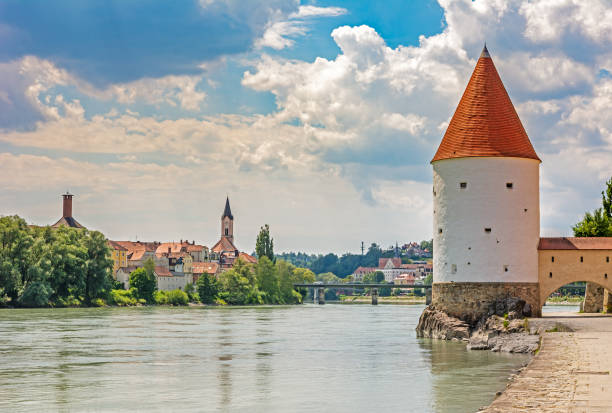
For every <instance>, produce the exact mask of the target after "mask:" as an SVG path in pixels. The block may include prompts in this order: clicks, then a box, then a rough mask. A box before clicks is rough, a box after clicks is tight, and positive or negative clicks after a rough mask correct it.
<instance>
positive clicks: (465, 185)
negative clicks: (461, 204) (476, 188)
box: [459, 182, 467, 189]
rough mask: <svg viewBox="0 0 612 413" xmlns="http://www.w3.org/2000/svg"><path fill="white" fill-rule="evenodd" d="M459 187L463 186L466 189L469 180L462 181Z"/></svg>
mask: <svg viewBox="0 0 612 413" xmlns="http://www.w3.org/2000/svg"><path fill="white" fill-rule="evenodd" d="M459 188H461V189H465V188H467V182H461V183H460V184H459Z"/></svg>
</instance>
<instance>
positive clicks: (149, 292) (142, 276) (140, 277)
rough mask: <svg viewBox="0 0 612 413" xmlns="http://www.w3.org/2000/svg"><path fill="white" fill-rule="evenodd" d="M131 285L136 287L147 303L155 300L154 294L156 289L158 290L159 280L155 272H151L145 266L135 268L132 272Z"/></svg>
mask: <svg viewBox="0 0 612 413" xmlns="http://www.w3.org/2000/svg"><path fill="white" fill-rule="evenodd" d="M147 261H148V260H147ZM151 261H152V260H151ZM145 266H146V261H145ZM130 287H133V288H135V289H136V294H137V296H138V298H142V299H144V300H146V302H147V303H154V302H155V296H154V294H155V290H157V280H156V279H155V274H154V273H153V272H149V271H147V270H146V269H145V268H137V269H135V270H134V271H132V273H131V274H130Z"/></svg>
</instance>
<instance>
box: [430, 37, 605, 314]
mask: <svg viewBox="0 0 612 413" xmlns="http://www.w3.org/2000/svg"><path fill="white" fill-rule="evenodd" d="M431 163H432V166H433V205H434V210H433V216H434V228H433V230H434V236H433V240H434V256H433V261H434V284H433V288H432V304H433V305H434V306H435V307H436V308H437V309H438V310H441V311H444V312H446V313H447V314H450V315H452V316H455V317H457V318H460V319H463V320H466V321H474V320H477V319H479V318H480V317H482V316H483V315H484V314H486V313H487V312H489V311H490V308H491V305H493V304H494V303H495V302H496V301H497V300H498V299H500V298H506V297H518V298H521V299H523V300H525V301H526V302H527V304H528V311H530V312H531V314H532V315H533V316H540V314H541V307H542V304H543V303H544V302H545V300H546V298H547V297H548V296H549V295H550V294H551V293H552V292H553V291H555V290H556V289H558V288H559V287H561V286H563V285H565V284H568V283H570V282H573V281H592V282H595V283H597V284H599V285H602V286H604V287H605V288H609V289H610V290H612V263H610V261H609V260H610V257H612V238H597V239H593V238H583V239H578V238H540V199H539V193H540V190H539V173H540V170H539V168H540V163H541V161H540V159H539V157H538V155H537V154H536V152H535V150H534V148H533V146H532V145H531V142H530V140H529V137H528V136H527V133H526V132H525V129H524V128H523V125H522V124H521V121H520V119H519V117H518V114H517V113H516V111H515V109H514V106H513V105H512V102H511V101H510V97H509V96H508V93H507V92H506V89H505V88H504V85H503V83H502V81H501V78H500V77H499V74H498V72H497V69H496V68H495V65H494V64H493V60H492V59H491V56H490V55H489V52H488V50H487V48H486V47H485V48H484V49H483V51H482V54H481V55H480V58H479V59H478V62H477V64H476V68H475V69H474V72H473V73H472V77H471V78H470V81H469V83H468V85H467V87H466V89H465V92H464V94H463V96H462V98H461V101H460V102H459V105H458V106H457V109H456V111H455V114H454V115H453V117H452V119H451V121H450V123H449V125H448V129H447V130H446V133H445V134H444V137H443V139H442V142H441V143H440V146H439V148H438V150H437V152H436V154H435V156H434V158H433V159H432V161H431Z"/></svg>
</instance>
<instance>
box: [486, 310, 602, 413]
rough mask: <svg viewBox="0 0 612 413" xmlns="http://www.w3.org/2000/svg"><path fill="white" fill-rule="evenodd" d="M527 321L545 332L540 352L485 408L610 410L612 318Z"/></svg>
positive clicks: (495, 412)
mask: <svg viewBox="0 0 612 413" xmlns="http://www.w3.org/2000/svg"><path fill="white" fill-rule="evenodd" d="M529 324H530V326H531V329H532V330H536V331H537V332H538V333H540V334H541V335H542V344H541V347H540V350H539V352H538V354H537V355H536V357H534V358H533V359H532V360H531V362H530V363H529V365H527V367H526V368H524V369H523V370H522V371H521V372H520V374H518V375H516V376H514V377H513V378H512V379H511V382H510V383H509V384H508V387H507V388H506V390H505V391H504V392H503V393H502V394H501V395H500V396H499V397H498V398H497V399H496V400H495V401H493V403H491V405H489V406H488V407H487V408H485V409H483V410H481V412H486V413H501V412H504V413H507V412H543V413H548V412H551V413H552V412H555V413H557V412H589V413H593V412H612V375H611V373H612V357H610V355H609V345H610V343H611V342H612V316H609V315H601V314H571V313H558V314H546V317H544V318H541V319H530V320H529Z"/></svg>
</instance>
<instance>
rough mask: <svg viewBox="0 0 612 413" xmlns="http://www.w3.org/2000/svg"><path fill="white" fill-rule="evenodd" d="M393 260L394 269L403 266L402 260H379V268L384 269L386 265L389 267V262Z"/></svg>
mask: <svg viewBox="0 0 612 413" xmlns="http://www.w3.org/2000/svg"><path fill="white" fill-rule="evenodd" d="M389 260H391V262H392V263H393V268H400V266H401V265H402V259H401V258H379V259H378V268H384V267H385V265H387V262H388V261H389Z"/></svg>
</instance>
